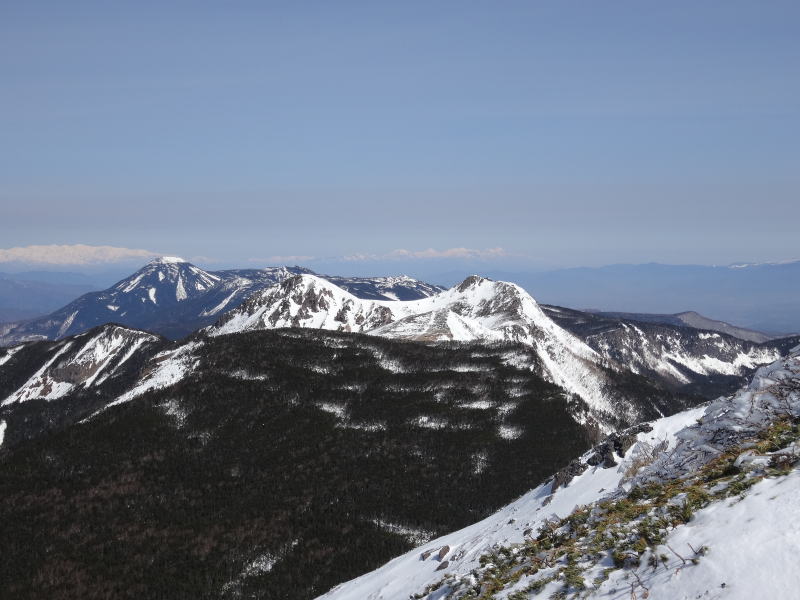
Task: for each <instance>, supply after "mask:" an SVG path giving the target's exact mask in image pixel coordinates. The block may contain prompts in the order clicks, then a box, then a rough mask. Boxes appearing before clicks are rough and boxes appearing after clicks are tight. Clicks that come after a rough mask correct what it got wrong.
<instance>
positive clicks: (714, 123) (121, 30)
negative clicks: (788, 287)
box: [0, 1, 800, 271]
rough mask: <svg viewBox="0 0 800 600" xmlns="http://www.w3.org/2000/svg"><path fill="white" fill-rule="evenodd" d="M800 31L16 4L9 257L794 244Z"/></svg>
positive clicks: (785, 250) (634, 9)
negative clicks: (124, 250)
mask: <svg viewBox="0 0 800 600" xmlns="http://www.w3.org/2000/svg"><path fill="white" fill-rule="evenodd" d="M798 31H800V4H798V3H797V2H779V1H775V2H763V1H762V2H756V1H753V2H737V1H731V2H727V1H726V2H705V1H692V2H679V1H675V2H661V3H655V2H641V1H636V2H603V3H600V2H570V1H559V2H402V3H384V2H296V3H278V2H229V3H219V2H169V3H160V2H159V3H157V2H118V3H109V2H103V3H100V2H98V3H94V2H79V3H64V2H52V3H49V2H36V3H23V2H18V3H11V2H4V3H2V5H0V81H2V93H1V94H0V206H1V207H2V208H1V210H2V213H0V216H1V217H2V218H0V239H2V244H0V245H2V247H4V248H9V247H12V246H26V245H31V244H78V243H80V244H93V245H112V246H122V247H130V248H145V249H149V250H154V251H157V252H164V253H174V254H180V255H184V256H188V257H199V256H205V257H208V258H210V259H214V260H216V261H219V262H220V264H242V265H248V266H249V265H251V264H257V263H259V262H261V261H265V262H266V261H267V260H268V259H272V258H276V257H315V259H314V260H317V261H321V262H322V263H323V264H326V265H327V264H330V265H333V266H335V265H336V264H341V265H342V266H341V268H340V269H339V270H340V271H347V270H348V269H354V270H360V271H363V270H367V271H369V270H372V271H380V270H385V269H387V268H388V267H387V265H390V266H391V265H393V264H396V263H397V262H398V260H400V259H398V258H397V257H398V256H400V257H401V259H402V261H404V262H403V264H405V263H408V262H412V263H413V262H414V261H424V260H434V259H431V258H429V257H425V256H424V255H422V256H418V254H416V253H419V252H420V251H424V250H426V249H429V248H433V249H435V250H436V251H438V252H441V251H445V250H447V249H451V248H466V249H469V250H470V252H472V254H469V255H468V256H471V257H472V258H468V259H466V260H474V259H475V257H488V258H486V259H485V260H490V261H493V264H495V263H502V264H501V265H500V266H502V267H504V268H505V267H508V268H511V267H513V268H522V267H525V268H527V267H530V268H547V267H561V266H576V265H599V264H608V263H616V262H631V263H641V262H649V261H659V262H667V263H702V264H727V263H731V262H737V261H759V260H778V259H784V258H794V257H798V255H800V251H798V249H797V224H798V223H800V202H798V199H797V197H798V191H800V164H798V163H799V162H800V161H799V159H800V150H799V148H800V145H798V143H797V140H798V139H800V77H798V76H797V68H798V65H799V64H800V36H798V35H797V32H798ZM496 248H502V249H503V251H502V252H496V251H490V252H488V254H487V253H485V251H487V250H490V249H496ZM398 249H400V250H404V251H407V254H404V253H402V252H401V253H399V255H398V253H397V252H395V251H397V250H398ZM344 256H349V257H358V258H357V259H356V260H349V261H342V260H341V257H344ZM322 259H324V260H322ZM308 260H311V259H308ZM435 260H437V261H440V262H441V263H442V267H441V268H445V267H446V263H447V261H448V260H451V259H450V258H449V257H448V256H442V257H437V258H435ZM452 260H455V259H452ZM459 260H461V259H459ZM337 261H338V262H337ZM199 262H202V261H199ZM271 262H275V261H271ZM287 262H302V259H299V260H295V261H287ZM312 262H313V261H312ZM356 263H357V264H358V266H355V265H356ZM495 266H497V265H496V264H495ZM390 270H392V269H390ZM406 270H408V269H406Z"/></svg>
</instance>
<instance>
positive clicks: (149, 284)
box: [112, 257, 222, 304]
mask: <svg viewBox="0 0 800 600" xmlns="http://www.w3.org/2000/svg"><path fill="white" fill-rule="evenodd" d="M220 281H222V278H221V277H219V276H218V275H214V274H213V273H209V272H207V271H204V270H203V269H201V268H199V267H196V266H194V265H193V264H191V263H188V262H186V261H184V260H182V259H178V258H176V257H162V258H159V259H156V260H153V261H151V262H149V263H147V264H146V265H145V266H144V267H142V268H141V269H139V270H138V271H137V272H136V273H134V274H133V275H131V276H130V277H127V278H125V279H123V280H122V281H120V282H119V283H117V284H116V285H114V287H113V288H112V290H115V291H116V292H120V293H124V294H133V295H135V296H139V297H141V298H142V301H143V302H147V301H149V302H151V303H153V304H158V303H159V302H161V301H162V300H163V301H166V302H181V301H183V300H186V299H188V298H193V297H197V296H199V295H202V294H204V293H205V292H207V291H208V290H210V289H211V288H213V287H214V286H216V285H217V284H219V283H220ZM112 293H113V292H112Z"/></svg>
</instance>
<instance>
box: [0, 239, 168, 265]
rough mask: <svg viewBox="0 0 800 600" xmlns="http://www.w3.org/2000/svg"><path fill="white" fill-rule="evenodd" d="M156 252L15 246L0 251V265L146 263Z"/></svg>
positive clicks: (87, 247)
mask: <svg viewBox="0 0 800 600" xmlns="http://www.w3.org/2000/svg"><path fill="white" fill-rule="evenodd" d="M160 255H161V254H160V253H158V252H152V251H151V250H143V249H139V248H119V247H116V246H88V245H86V244H69V245H58V244H49V245H41V246H17V247H14V248H0V263H13V262H19V263H32V264H46V265H92V264H103V263H115V262H123V261H127V260H134V259H142V260H149V259H152V258H154V257H156V256H160Z"/></svg>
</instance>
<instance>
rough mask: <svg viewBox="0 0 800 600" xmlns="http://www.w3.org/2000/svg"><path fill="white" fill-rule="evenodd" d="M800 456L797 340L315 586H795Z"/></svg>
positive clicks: (360, 590) (757, 591)
mask: <svg viewBox="0 0 800 600" xmlns="http://www.w3.org/2000/svg"><path fill="white" fill-rule="evenodd" d="M618 461H619V462H618ZM799 461H800V346H798V347H797V348H795V349H794V352H793V354H792V355H790V356H789V357H788V358H786V359H784V360H781V361H776V362H775V363H773V364H771V365H770V366H767V367H763V368H761V369H759V371H758V372H757V374H756V376H755V377H754V378H753V381H752V383H751V384H750V385H749V386H748V387H747V388H745V389H743V390H741V391H740V392H739V393H738V394H736V395H734V396H731V397H729V398H721V399H719V400H717V401H715V402H713V403H711V404H710V405H709V406H707V407H700V408H696V409H692V410H689V411H686V412H683V413H678V414H676V415H674V416H672V417H667V418H665V419H661V420H659V421H655V422H654V423H651V424H650V425H647V426H639V427H637V428H634V429H632V430H631V432H629V433H627V434H620V435H616V436H612V437H611V438H609V439H608V440H607V441H606V442H605V443H604V444H601V445H599V446H597V447H596V448H595V449H593V450H592V451H590V452H588V453H587V454H585V455H584V456H583V457H581V458H580V459H579V460H576V461H574V462H573V464H571V465H570V466H569V467H568V468H566V469H564V470H563V471H562V472H560V473H559V474H558V475H557V476H556V477H555V478H554V479H553V480H552V481H550V482H548V483H545V484H543V485H541V486H539V487H538V488H536V489H534V490H532V491H531V492H529V493H527V494H525V495H524V496H522V497H521V498H520V499H519V500H517V501H515V502H513V503H512V504H510V505H508V506H507V507H505V508H503V509H502V510H500V511H499V512H497V513H496V514H495V515H493V516H491V517H489V518H487V519H485V520H484V521H481V522H479V523H476V524H475V525H472V526H470V527H467V528H465V529H462V530H460V531H457V532H454V533H452V534H449V535H446V536H443V537H441V538H439V539H437V540H433V541H431V542H430V543H428V544H425V545H424V546H421V547H420V548H419V549H418V550H414V551H411V552H409V553H408V554H406V555H403V556H401V557H399V558H397V559H395V560H393V561H391V562H389V563H387V564H386V565H384V566H383V567H381V568H380V569H378V570H376V571H373V572H372V573H368V574H366V575H364V576H362V577H359V578H357V579H355V580H352V581H350V582H348V583H345V584H342V585H340V586H337V587H336V588H334V589H332V590H331V591H329V592H328V593H327V594H325V595H324V596H322V597H321V598H324V599H325V600H406V599H407V598H409V597H411V598H417V599H426V600H433V599H436V600H446V599H460V598H463V599H466V598H477V597H479V596H480V597H484V596H483V595H482V594H485V593H489V592H491V594H492V595H491V597H495V598H503V599H508V600H510V599H512V598H513V599H515V600H516V599H517V598H519V599H522V598H533V597H537V594H539V593H541V594H542V597H545V598H548V597H563V598H572V597H576V598H609V599H611V598H633V597H639V598H645V597H646V598H650V599H651V600H655V599H663V600H673V599H675V598H687V599H688V598H705V597H709V598H726V599H731V600H746V599H750V598H755V597H770V598H790V597H794V596H795V595H796V592H797V585H798V580H797V576H796V569H795V564H794V563H795V561H796V556H797V553H798V551H800V525H798V524H797V518H796V516H797V515H796V507H797V503H798V502H800V471H798V464H800V462H799ZM745 539H746V540H747V542H746V543H743V540H745ZM554 594H555V596H554ZM487 597H488V596H487Z"/></svg>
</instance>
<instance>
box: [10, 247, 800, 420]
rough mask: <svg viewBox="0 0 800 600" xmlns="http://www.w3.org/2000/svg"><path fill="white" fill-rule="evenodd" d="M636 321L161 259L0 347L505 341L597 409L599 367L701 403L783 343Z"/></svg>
mask: <svg viewBox="0 0 800 600" xmlns="http://www.w3.org/2000/svg"><path fill="white" fill-rule="evenodd" d="M657 316H658V315H655V316H653V317H657ZM637 317H640V318H641V320H640V319H639V318H637ZM645 317H646V315H645V316H642V315H622V314H616V313H613V314H594V313H587V312H582V311H575V310H571V309H565V308H561V307H556V306H547V305H542V306H540V305H539V304H537V303H536V301H535V300H534V299H533V298H532V297H531V296H530V294H528V293H527V292H526V291H525V290H523V289H522V288H521V287H519V286H518V285H515V284H512V283H504V282H495V281H491V280H489V279H485V278H481V277H478V276H473V277H470V278H467V279H466V280H465V281H463V282H461V283H460V284H459V285H457V286H455V287H453V288H451V289H449V290H445V289H444V288H441V287H439V286H435V285H432V284H428V283H425V282H421V281H418V280H415V279H412V278H410V277H405V276H400V277H374V278H360V277H338V276H327V275H317V274H315V273H312V272H311V271H309V270H307V269H304V268H302V267H270V268H265V269H237V270H228V271H216V272H211V271H205V270H203V269H200V268H199V267H197V266H195V265H192V264H190V263H188V262H186V261H184V260H182V259H180V258H176V257H162V258H159V259H156V260H154V261H152V262H150V263H148V264H147V265H145V266H144V267H143V268H142V269H140V270H139V271H137V272H136V273H134V274H132V275H131V276H129V277H127V278H125V279H123V280H122V281H120V282H118V283H116V284H115V285H114V286H112V287H110V288H108V289H107V290H104V291H101V292H91V293H89V294H85V295H83V296H81V297H80V298H78V299H77V300H75V301H73V302H71V303H69V304H67V305H66V306H64V307H63V308H61V309H59V310H57V311H55V312H53V313H51V314H50V315H47V316H45V317H41V318H38V319H35V320H32V321H28V322H23V323H19V324H11V325H7V326H4V328H3V330H1V331H0V344H3V345H10V344H15V343H20V342H23V341H31V340H37V339H60V338H64V337H67V336H70V335H76V334H80V333H82V332H85V331H87V330H89V329H91V328H93V327H96V326H98V325H102V324H106V323H118V324H121V325H125V326H128V327H132V328H137V329H142V330H146V331H150V332H152V333H155V334H158V335H164V336H166V337H169V338H173V339H176V338H180V337H184V336H186V335H187V334H189V333H191V332H193V331H196V330H199V329H201V328H207V330H206V332H207V333H208V334H209V335H219V334H222V333H232V332H238V331H246V330H253V329H274V328H279V327H310V328H319V329H329V330H341V331H353V332H362V333H369V334H371V335H380V336H384V337H389V338H395V339H406V340H416V341H423V342H434V341H436V342H441V341H456V342H458V341H462V342H463V341H475V340H481V341H485V342H503V341H508V342H517V343H523V344H526V345H528V346H530V347H533V348H534V349H535V350H536V352H537V355H538V360H541V361H542V364H543V365H544V369H545V371H546V372H548V373H549V378H550V379H551V380H552V381H553V382H555V383H557V384H559V385H561V386H563V387H565V388H566V389H568V390H570V391H572V392H574V393H577V394H579V395H580V396H582V397H584V398H594V402H595V404H596V405H597V406H600V405H602V404H603V398H604V391H603V390H604V388H605V387H606V386H605V384H604V383H603V380H604V376H598V373H600V372H602V371H603V370H604V369H611V370H616V371H620V370H627V371H630V372H632V373H635V374H640V375H644V376H647V377H650V378H653V379H656V380H659V381H661V382H663V383H664V384H666V385H668V386H670V387H673V388H676V389H680V388H686V389H688V390H690V391H691V392H693V393H701V394H704V395H706V396H708V397H712V396H714V395H715V394H720V393H727V392H729V391H732V390H733V389H735V388H736V386H738V385H740V384H741V383H742V381H743V378H746V377H747V376H749V375H750V374H751V373H752V372H753V370H754V369H755V368H756V367H758V366H759V365H762V364H767V363H769V362H772V361H774V360H776V359H777V358H778V357H780V356H781V355H783V354H785V352H786V351H787V350H788V348H789V347H791V346H792V345H793V343H792V340H791V339H789V340H781V339H779V340H768V341H764V342H760V343H759V342H755V341H747V340H744V339H740V338H739V337H735V336H734V335H729V334H728V333H724V331H725V329H724V328H723V327H722V326H723V325H727V324H724V323H722V324H719V323H718V322H714V321H710V320H703V318H702V317H700V316H699V315H698V316H697V318H693V319H690V320H688V321H687V320H681V321H680V324H676V323H672V322H671V321H670V320H669V319H666V320H665V319H661V322H656V323H653V322H646V321H645V320H644V319H645ZM662 317H663V315H662ZM692 323H695V324H697V325H698V326H697V327H695V326H692ZM709 323H710V325H709ZM715 323H716V324H717V325H719V326H717V325H715ZM702 325H709V326H710V327H715V328H716V329H717V331H711V330H705V329H703V328H702ZM734 329H735V328H734ZM731 333H734V334H737V331H736V330H731ZM745 337H746V336H745Z"/></svg>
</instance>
